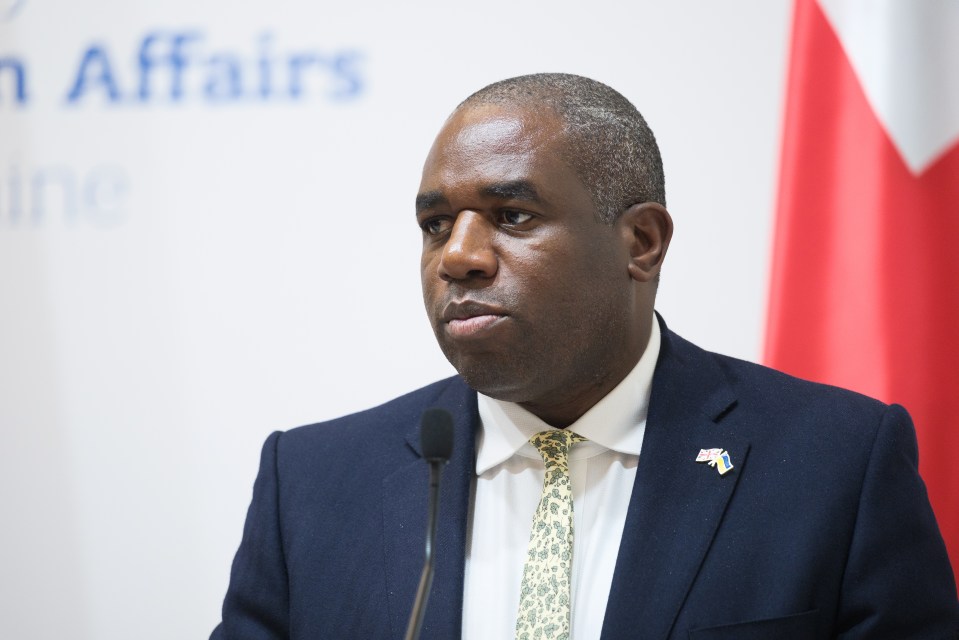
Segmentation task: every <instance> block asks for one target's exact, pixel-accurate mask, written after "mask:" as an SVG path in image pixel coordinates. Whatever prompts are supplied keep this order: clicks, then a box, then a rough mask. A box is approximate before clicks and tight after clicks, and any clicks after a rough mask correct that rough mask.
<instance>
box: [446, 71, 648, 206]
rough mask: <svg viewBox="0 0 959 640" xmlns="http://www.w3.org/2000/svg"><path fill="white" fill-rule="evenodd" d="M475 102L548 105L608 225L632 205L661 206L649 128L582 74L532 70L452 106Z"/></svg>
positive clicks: (636, 113) (628, 105)
mask: <svg viewBox="0 0 959 640" xmlns="http://www.w3.org/2000/svg"><path fill="white" fill-rule="evenodd" d="M479 104H501V105H516V106H520V107H533V108H536V109H542V108H543V107H547V108H549V109H552V110H553V111H554V112H555V113H556V114H557V115H558V116H559V117H560V118H561V119H562V120H563V122H564V123H565V134H566V137H567V142H568V145H569V153H570V156H569V158H568V161H569V163H570V165H571V166H572V167H573V169H574V170H575V171H576V173H577V175H579V178H580V180H582V181H583V184H584V185H585V186H586V188H587V189H589V191H590V193H591V194H592V199H593V204H594V206H595V207H596V210H597V212H598V214H599V217H600V219H602V220H603V221H605V222H607V223H612V222H613V221H614V220H615V219H616V218H617V217H618V216H619V214H621V213H622V212H623V211H625V210H626V209H627V208H628V207H630V206H631V205H634V204H638V203H642V202H658V203H659V204H661V205H663V206H664V207H665V206H666V187H665V177H664V176H663V160H662V157H661V156H660V154H659V146H658V145H657V144H656V138H655V136H653V132H652V130H651V129H650V128H649V125H647V124H646V120H644V119H643V116H642V115H641V114H640V113H639V111H638V110H637V109H636V107H634V106H633V104H632V103H631V102H630V101H629V100H627V99H626V98H625V97H623V95H622V94H620V93H619V92H618V91H616V90H615V89H613V88H611V87H609V86H607V85H605V84H603V83H602V82H598V81H596V80H592V79H590V78H585V77H583V76H576V75H571V74H568V73H536V74H532V75H526V76H518V77H515V78H509V79H507V80H500V81H499V82H494V83H493V84H491V85H488V86H486V87H483V88H482V89H480V90H479V91H477V92H476V93H474V94H473V95H471V96H470V97H468V98H467V99H466V100H464V101H463V102H462V103H460V105H459V106H458V107H457V108H456V110H457V111H458V110H460V109H462V108H464V107H469V106H474V105H479Z"/></svg>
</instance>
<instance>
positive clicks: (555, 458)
mask: <svg viewBox="0 0 959 640" xmlns="http://www.w3.org/2000/svg"><path fill="white" fill-rule="evenodd" d="M584 440H586V438H584V437H583V436H581V435H577V434H575V433H573V432H571V431H565V430H563V429H555V430H550V431H543V432H540V433H537V434H536V435H534V436H533V437H532V438H530V439H529V441H530V444H532V445H533V446H534V447H536V448H537V449H539V453H540V455H541V456H543V462H545V463H546V477H545V479H544V480H543V496H542V498H540V501H539V506H537V507H536V513H535V514H534V515H533V532H532V533H531V534H530V537H529V547H528V549H527V551H526V567H525V568H524V569H523V585H522V587H521V588H520V596H519V614H518V615H517V616H516V640H567V639H568V638H569V610H570V594H569V584H570V575H571V573H572V567H573V492H572V490H571V489H570V485H569V459H568V458H569V447H570V445H572V444H573V443H574V442H583V441H584Z"/></svg>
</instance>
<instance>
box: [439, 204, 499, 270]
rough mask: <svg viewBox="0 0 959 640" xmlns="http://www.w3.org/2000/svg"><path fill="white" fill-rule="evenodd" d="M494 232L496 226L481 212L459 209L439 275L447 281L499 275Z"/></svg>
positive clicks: (441, 260)
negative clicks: (497, 272)
mask: <svg viewBox="0 0 959 640" xmlns="http://www.w3.org/2000/svg"><path fill="white" fill-rule="evenodd" d="M494 232H495V229H494V228H493V225H492V224H491V223H490V222H489V221H488V220H486V218H485V217H484V216H483V215H482V214H480V213H477V212H476V211H462V212H460V214H459V215H458V216H456V221H455V222H454V223H453V228H452V230H451V231H450V236H449V239H448V240H447V241H446V244H445V245H444V246H443V253H442V255H441V256H440V263H439V275H440V277H441V278H443V279H444V280H466V279H469V278H492V277H493V276H494V275H496V268H497V258H496V251H495V249H494V247H493V234H494Z"/></svg>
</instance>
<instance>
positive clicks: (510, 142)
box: [421, 105, 578, 191]
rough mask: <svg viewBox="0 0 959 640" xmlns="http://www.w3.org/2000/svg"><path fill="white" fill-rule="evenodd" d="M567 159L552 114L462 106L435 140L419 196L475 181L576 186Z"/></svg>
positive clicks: (562, 136) (558, 123)
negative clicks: (571, 181) (564, 183)
mask: <svg viewBox="0 0 959 640" xmlns="http://www.w3.org/2000/svg"><path fill="white" fill-rule="evenodd" d="M566 157H567V144H566V139H565V134H564V133H563V124H562V121H561V120H560V118H559V117H558V116H557V115H555V114H553V113H552V112H551V111H548V110H543V111H541V112H536V111H533V110H531V109H522V108H517V107H504V106H499V105H478V106H471V107H464V108H461V109H459V110H458V111H457V112H455V113H454V114H453V115H452V116H451V117H450V119H449V120H448V121H447V122H446V124H445V125H444V126H443V128H442V129H441V130H440V133H439V135H438V136H437V137H436V141H435V142H434V143H433V147H432V148H431V149H430V153H429V155H428V156H427V158H426V163H425V165H424V167H423V182H422V184H421V191H422V190H444V189H445V188H450V187H454V186H456V185H460V184H463V183H466V182H475V181H480V182H482V181H502V180H526V181H531V182H534V183H541V184H542V186H544V187H548V186H549V183H552V182H557V181H561V182H568V181H569V180H573V181H575V182H578V178H577V177H576V176H575V175H574V173H573V172H572V169H571V168H570V167H569V165H568V164H567V162H566Z"/></svg>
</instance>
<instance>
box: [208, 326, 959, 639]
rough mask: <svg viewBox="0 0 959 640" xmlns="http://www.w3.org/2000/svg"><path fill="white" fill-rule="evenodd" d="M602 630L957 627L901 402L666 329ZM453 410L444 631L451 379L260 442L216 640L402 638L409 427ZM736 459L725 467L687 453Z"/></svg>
mask: <svg viewBox="0 0 959 640" xmlns="http://www.w3.org/2000/svg"><path fill="white" fill-rule="evenodd" d="M663 329H664V331H663V342H662V350H661V353H660V358H659V362H658V364H657V367H656V372H655V375H654V377H653V389H652V397H651V400H650V406H649V415H648V421H647V426H646V435H645V440H644V442H643V448H642V453H641V456H640V460H639V466H638V470H637V476H636V481H635V485H634V488H633V493H632V498H631V501H630V506H629V512H628V514H627V518H626V526H625V530H624V532H623V539H622V542H621V544H620V549H619V556H618V559H617V562H616V569H615V573H614V576H613V582H612V589H611V592H610V596H609V602H608V605H607V608H606V614H605V622H604V625H603V638H606V639H609V640H613V639H617V638H643V639H647V638H651V639H659V638H671V639H679V638H682V639H684V640H686V639H693V640H717V639H735V640H749V639H753V638H756V639H758V638H762V639H774V640H786V639H789V638H831V637H836V636H839V637H842V638H869V639H878V638H889V639H895V640H905V639H907V638H955V637H957V634H959V604H957V600H956V590H955V583H954V580H953V576H952V571H951V568H950V565H949V561H948V559H947V557H946V552H945V548H944V545H943V542H942V538H941V536H940V534H939V532H938V529H937V526H936V522H935V519H934V517H933V514H932V511H931V509H930V507H929V503H928V500H927V498H926V491H925V487H924V486H923V484H922V481H921V480H920V478H919V475H918V471H917V451H916V440H915V433H914V430H913V427H912V423H911V421H910V419H909V416H908V415H907V414H906V412H905V411H904V410H903V409H902V408H901V407H898V406H895V405H894V406H887V405H884V404H882V403H880V402H877V401H875V400H871V399H868V398H866V397H863V396H860V395H857V394H853V393H851V392H848V391H843V390H840V389H836V388H832V387H826V386H822V385H816V384H812V383H809V382H804V381H800V380H797V379H795V378H791V377H789V376H786V375H783V374H780V373H777V372H775V371H772V370H770V369H766V368H764V367H760V366H758V365H754V364H749V363H746V362H742V361H739V360H734V359H731V358H727V357H724V356H719V355H716V354H712V353H708V352H706V351H703V350H701V349H699V348H698V347H696V346H694V345H692V344H690V343H689V342H687V341H685V340H683V339H682V338H680V337H679V336H677V335H675V334H674V333H672V332H670V331H668V330H666V328H665V326H663ZM429 407H443V408H445V409H447V410H449V411H450V412H451V413H452V414H453V416H454V419H455V424H456V434H455V446H454V453H453V457H452V459H451V461H450V463H449V465H448V467H447V469H446V471H445V472H444V484H443V486H442V490H441V498H440V500H441V502H440V520H441V521H440V524H439V528H438V542H437V545H436V563H437V566H436V576H435V581H434V583H433V591H432V596H431V598H430V602H429V609H428V610H427V613H426V618H425V622H424V626H423V635H422V637H424V638H438V639H444V640H445V639H449V638H458V637H459V635H460V629H461V619H462V618H461V613H462V606H463V567H464V553H465V542H466V535H467V521H468V514H469V508H470V487H471V482H472V480H473V476H474V468H475V467H474V464H475V462H474V461H475V454H474V435H475V433H476V430H477V428H478V424H479V417H478V414H477V409H476V394H475V393H474V392H473V391H472V390H470V389H469V388H468V387H467V386H466V384H465V383H464V382H463V381H462V380H461V379H459V378H450V379H447V380H443V381H441V382H437V383H435V384H433V385H430V386H428V387H425V388H423V389H420V390H418V391H415V392H413V393H410V394H408V395H405V396H403V397H400V398H397V399H395V400H393V401H391V402H389V403H387V404H384V405H382V406H380V407H377V408H374V409H370V410H368V411H364V412H362V413H357V414H354V415H351V416H347V417H344V418H340V419H337V420H333V421H330V422H326V423H322V424H317V425H312V426H308V427H302V428H299V429H294V430H292V431H289V432H287V433H274V434H273V435H271V436H270V437H269V439H268V440H267V441H266V444H265V446H264V448H263V456H262V462H261V466H260V471H259V475H258V477H257V480H256V483H255V486H254V489H253V501H252V504H251V506H250V510H249V514H248V516H247V521H246V526H245V529H244V533H243V541H242V543H241V545H240V548H239V551H238V552H237V555H236V559H235V560H234V563H233V570H232V574H231V578H230V586H229V589H228V592H227V595H226V599H225V602H224V605H223V622H222V623H221V625H220V626H218V627H217V628H216V630H214V632H213V635H212V640H279V639H287V638H289V639H296V640H306V639H309V640H316V639H320V638H333V639H341V638H373V639H376V638H402V637H403V635H404V631H405V628H406V623H407V618H408V616H409V611H410V608H411V606H412V603H413V598H414V594H415V592H416V586H417V581H418V579H419V574H420V570H421V568H422V562H423V543H424V534H425V527H426V523H425V520H426V508H427V504H426V501H427V477H428V469H427V464H426V463H424V461H423V460H422V459H421V457H420V454H419V453H418V449H419V422H420V417H421V415H422V413H423V411H424V410H425V409H427V408H429ZM716 447H722V448H724V449H726V450H728V451H729V453H730V456H731V459H732V461H733V464H734V465H735V468H734V469H733V470H732V471H731V472H729V473H727V474H726V475H723V476H721V475H720V474H719V473H718V472H717V471H716V469H715V468H711V467H709V466H707V465H705V464H697V463H696V462H695V458H696V454H697V453H698V452H699V450H700V449H703V448H716Z"/></svg>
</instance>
